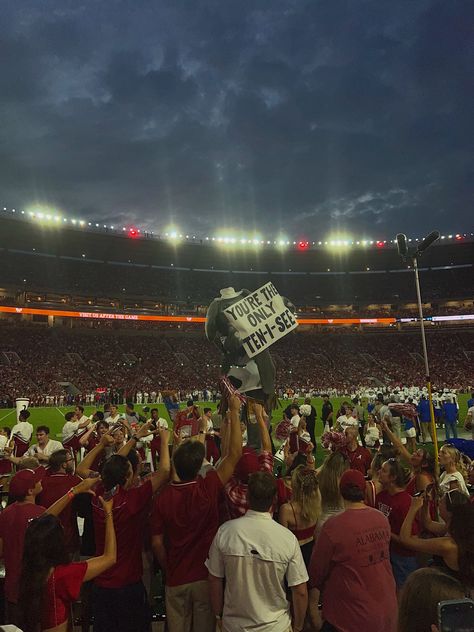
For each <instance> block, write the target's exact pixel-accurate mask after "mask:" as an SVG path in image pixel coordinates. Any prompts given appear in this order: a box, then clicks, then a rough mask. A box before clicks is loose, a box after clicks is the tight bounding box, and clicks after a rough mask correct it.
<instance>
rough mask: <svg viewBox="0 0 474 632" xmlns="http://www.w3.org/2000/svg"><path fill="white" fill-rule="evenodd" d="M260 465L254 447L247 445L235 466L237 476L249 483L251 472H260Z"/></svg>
mask: <svg viewBox="0 0 474 632" xmlns="http://www.w3.org/2000/svg"><path fill="white" fill-rule="evenodd" d="M259 467H260V462H259V460H258V455H257V453H256V452H255V450H253V449H252V448H249V447H248V446H245V448H243V449H242V456H241V457H240V459H239V462H238V463H237V465H236V466H235V476H236V477H237V478H238V479H239V481H240V482H241V483H248V481H249V476H250V474H253V473H254V472H258V470H259Z"/></svg>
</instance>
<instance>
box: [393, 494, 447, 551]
mask: <svg viewBox="0 0 474 632" xmlns="http://www.w3.org/2000/svg"><path fill="white" fill-rule="evenodd" d="M422 506H423V498H422V497H421V496H418V497H416V496H415V497H413V498H412V499H411V507H410V509H409V510H408V513H407V515H406V516H405V520H404V521H403V524H402V527H401V529H400V537H399V539H398V541H399V542H400V543H401V544H403V545H404V546H406V547H408V548H409V549H411V550H412V551H420V552H422V553H431V554H432V555H441V556H443V557H444V556H445V555H446V554H447V553H449V552H450V551H451V550H452V548H453V546H455V545H453V543H452V541H451V538H447V537H446V538H443V537H439V538H429V539H424V538H419V537H418V536H416V535H412V527H413V522H414V520H415V517H416V514H417V513H418V511H419V510H420V509H421V507H422Z"/></svg>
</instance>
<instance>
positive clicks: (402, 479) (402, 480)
mask: <svg viewBox="0 0 474 632" xmlns="http://www.w3.org/2000/svg"><path fill="white" fill-rule="evenodd" d="M385 463H388V467H389V469H390V476H391V477H392V478H393V479H394V481H393V482H394V484H395V485H396V486H397V487H406V486H407V483H408V480H409V478H410V472H409V471H408V470H407V469H406V468H404V467H403V465H402V464H401V463H400V461H398V460H397V459H394V458H390V459H387V461H385ZM384 465H385V464H384Z"/></svg>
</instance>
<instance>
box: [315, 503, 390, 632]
mask: <svg viewBox="0 0 474 632" xmlns="http://www.w3.org/2000/svg"><path fill="white" fill-rule="evenodd" d="M309 586H310V587H311V588H318V589H319V590H320V591H321V593H322V602H323V619H325V620H326V621H328V622H329V623H331V624H332V625H333V626H334V627H335V628H336V629H337V630H339V632H353V631H354V630H357V629H360V630H364V632H394V630H395V629H396V624H397V596H396V588H395V580H394V578H393V573H392V566H391V564H390V524H389V522H388V520H387V518H386V517H385V516H383V515H382V514H381V513H380V512H379V511H377V510H376V509H372V507H365V508H364V509H346V510H345V511H343V512H342V513H340V514H338V515H337V516H333V517H332V518H329V520H327V521H326V522H325V523H324V525H323V527H322V529H321V533H320V535H319V537H318V540H317V541H316V544H315V545H314V548H313V553H312V556H311V563H310V567H309Z"/></svg>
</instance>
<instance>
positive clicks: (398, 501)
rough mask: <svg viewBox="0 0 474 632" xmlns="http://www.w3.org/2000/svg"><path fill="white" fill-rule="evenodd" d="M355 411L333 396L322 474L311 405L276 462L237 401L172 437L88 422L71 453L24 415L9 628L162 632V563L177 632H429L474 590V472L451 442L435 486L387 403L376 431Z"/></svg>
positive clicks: (374, 419)
mask: <svg viewBox="0 0 474 632" xmlns="http://www.w3.org/2000/svg"><path fill="white" fill-rule="evenodd" d="M358 407H360V404H359V403H358V402H357V401H356V402H349V403H347V404H346V406H345V408H344V409H343V410H340V411H338V412H339V414H335V413H334V411H333V410H332V405H331V402H330V401H329V398H325V401H324V406H323V418H324V416H326V418H325V419H324V422H325V423H326V424H327V426H328V427H329V426H331V425H333V429H332V430H330V431H329V432H326V433H325V434H324V435H323V445H324V446H325V447H326V448H327V454H326V457H325V459H324V462H323V464H322V465H321V466H320V467H319V468H317V467H316V463H315V457H314V448H315V442H314V422H315V416H316V413H315V411H314V408H312V406H311V404H310V402H309V401H308V402H305V404H303V405H301V406H299V405H298V404H297V403H296V402H294V403H293V404H290V405H289V407H288V409H287V410H286V411H285V421H284V424H283V426H282V427H281V428H280V431H281V432H282V433H285V432H286V437H285V438H284V441H283V446H282V449H281V450H280V451H279V452H276V450H275V447H274V445H273V441H272V436H271V433H270V432H269V429H270V423H269V419H268V416H267V415H266V414H265V411H264V410H263V408H262V406H260V405H259V404H257V403H254V402H249V403H248V405H247V407H246V409H245V411H244V414H243V412H242V406H241V402H240V400H239V399H238V397H235V396H234V397H230V398H229V401H228V405H227V406H225V409H226V412H225V413H224V414H222V415H218V414H217V413H216V414H214V415H212V414H211V411H210V409H204V410H203V411H202V412H201V411H200V410H199V409H198V408H197V407H196V406H194V404H193V402H192V401H190V402H188V405H187V407H186V408H185V409H184V410H182V411H178V412H177V413H176V416H175V419H174V424H173V429H172V431H171V430H170V429H168V422H167V421H166V420H164V419H160V418H159V416H158V413H157V411H156V410H155V409H154V410H152V411H151V418H150V419H149V420H140V418H139V417H138V416H137V415H136V414H135V413H134V410H133V405H129V406H127V410H126V414H125V415H120V414H119V413H118V410H117V408H116V407H114V406H110V407H109V406H108V407H107V409H106V411H105V414H104V413H102V412H101V411H99V412H97V413H95V414H94V416H93V417H92V419H91V418H89V417H86V416H85V415H84V414H83V409H82V408H81V407H80V406H79V407H77V408H76V410H75V411H74V412H71V413H68V414H67V415H66V419H65V426H64V428H63V437H62V439H63V441H62V443H60V442H57V441H55V440H53V439H50V438H49V430H48V428H47V427H46V426H38V427H37V428H36V439H37V442H36V443H35V444H34V445H31V438H32V435H33V427H32V425H31V424H30V422H29V421H28V418H29V414H28V411H23V412H22V413H20V417H19V420H18V423H17V424H16V425H15V427H14V428H12V429H11V436H10V437H8V436H7V435H8V432H7V431H4V433H3V435H2V436H3V437H4V439H3V440H2V441H1V442H0V448H1V449H2V453H3V459H2V460H1V464H2V467H3V470H2V474H3V481H4V483H5V484H8V482H9V501H8V505H7V506H6V508H5V509H3V511H2V512H1V513H0V547H1V552H2V554H3V558H4V563H5V570H6V576H5V587H4V592H5V601H6V609H5V618H6V623H8V624H10V625H11V626H12V627H11V628H9V629H11V630H15V629H20V630H23V632H38V631H43V630H48V631H51V632H53V631H54V632H65V631H66V630H67V629H68V625H69V622H70V617H71V607H72V605H73V604H74V602H76V601H78V600H80V601H81V610H82V619H83V629H84V627H85V629H87V627H88V625H89V623H91V625H93V629H94V631H95V632H105V631H109V630H116V631H117V632H145V631H148V630H151V608H150V603H151V598H152V588H151V585H152V578H153V574H154V572H155V571H154V565H156V567H158V568H159V569H160V571H161V574H162V577H163V580H164V584H165V603H166V624H167V627H168V630H169V631H170V632H185V631H195V632H207V631H209V632H213V631H214V630H225V631H226V632H240V631H243V630H258V631H262V632H267V631H268V632H287V631H288V632H289V631H290V630H292V631H293V632H300V631H301V630H308V631H309V630H324V631H326V632H328V631H331V630H338V631H341V632H353V631H356V630H357V631H358V630H361V629H364V630H366V631H368V632H395V630H400V631H403V632H408V631H410V632H418V631H419V632H422V631H424V630H427V631H428V630H429V631H430V632H432V631H433V628H432V627H431V626H432V625H436V616H437V614H436V613H437V603H438V601H442V600H445V599H463V598H465V597H466V596H469V595H470V593H471V590H472V588H473V586H474V541H473V535H472V534H473V533H474V505H473V503H472V502H471V501H472V498H471V496H470V492H471V491H472V487H471V485H472V484H473V483H474V472H473V469H472V467H471V464H470V462H469V460H468V459H467V458H465V457H464V456H463V455H462V454H461V453H460V452H458V450H457V449H456V448H454V447H453V446H452V445H449V444H445V445H443V447H442V448H441V450H440V454H439V462H440V465H441V475H440V476H438V474H437V471H436V468H435V464H434V460H433V457H432V455H431V453H430V452H429V451H428V450H427V449H426V448H425V447H418V446H417V444H416V433H415V440H414V442H413V441H412V442H407V443H404V442H403V441H402V440H401V434H400V427H399V425H398V422H397V416H396V415H394V414H393V413H392V410H391V409H390V407H389V406H388V405H387V402H385V401H384V400H383V397H380V398H378V399H377V403H376V405H375V406H374V408H373V410H372V411H371V413H370V415H371V416H370V417H369V419H368V421H367V424H366V425H365V426H364V427H363V429H362V432H360V429H361V424H360V423H359V421H358V419H359V418H360V416H361V412H360V410H358ZM353 420H355V423H354V421H353ZM330 422H331V423H330ZM372 424H373V425H372ZM371 428H373V429H374V430H370V429H371ZM375 430H377V434H376V433H375ZM410 434H411V433H410ZM370 437H372V438H373V439H374V441H373V443H372V444H371V442H370ZM147 444H148V446H149V448H150V451H151V453H152V459H151V464H150V465H151V467H147V466H146V461H145V456H146V454H145V446H146V445H147ZM362 444H367V445H370V447H371V448H372V450H370V449H369V448H368V447H365V445H362ZM2 445H3V447H2ZM275 453H276V454H275ZM81 456H82V458H80V457H81ZM12 468H13V469H12ZM10 470H12V471H10ZM275 473H276V475H275ZM78 516H79V517H81V518H82V521H81V522H82V524H83V528H82V532H81V534H80V533H79V529H78ZM428 586H429V587H430V589H429V594H427V593H426V590H425V589H426V588H427V587H428ZM420 592H423V596H422V597H420ZM14 626H17V628H15V627H14Z"/></svg>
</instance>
